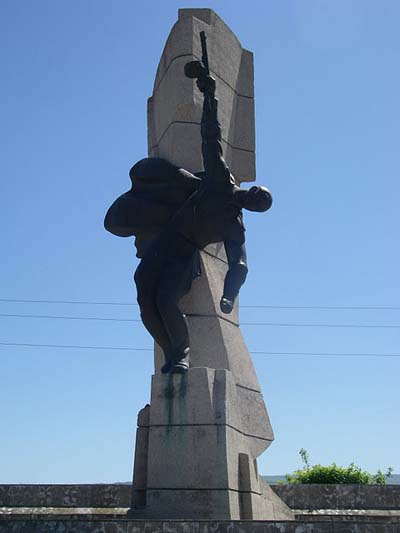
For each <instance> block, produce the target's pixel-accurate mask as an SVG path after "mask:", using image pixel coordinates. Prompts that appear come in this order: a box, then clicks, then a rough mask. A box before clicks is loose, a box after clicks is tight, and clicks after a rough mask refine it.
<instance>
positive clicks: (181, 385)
mask: <svg viewBox="0 0 400 533" xmlns="http://www.w3.org/2000/svg"><path fill="white" fill-rule="evenodd" d="M202 30H204V31H205V32H206V36H207V45H208V52H209V63H210V70H211V74H212V75H213V76H214V77H215V78H216V81H217V90H216V96H217V97H218V99H219V119H220V122H221V125H222V137H223V144H224V157H225V159H226V161H227V163H228V165H229V167H230V169H231V171H232V173H233V175H234V176H235V179H236V181H237V183H241V182H243V181H252V180H254V179H255V146H254V95H253V58H252V54H251V53H250V52H248V51H247V50H244V49H243V48H242V46H241V45H240V43H239V41H238V40H237V38H236V37H235V35H234V34H233V33H232V32H231V30H230V29H229V28H228V27H227V26H226V25H225V24H224V22H223V21H222V20H221V19H220V18H219V17H218V16H217V15H216V14H215V13H214V12H213V11H212V10H210V9H181V10H179V19H178V21H177V23H176V24H175V25H174V27H173V29H172V30H171V33H170V35H169V37H168V40H167V43H166V45H165V49H164V52H163V54H162V57H161V60H160V64H159V67H158V70H157V75H156V80H155V84H154V90H153V95H152V97H151V98H150V99H149V102H148V142H149V155H150V156H157V157H163V158H166V159H168V160H170V161H171V162H173V163H174V164H176V165H179V166H181V167H183V168H186V169H187V170H190V171H192V172H196V171H200V170H202V161H201V138H200V119H201V110H202V99H203V97H202V95H201V93H200V92H199V91H198V89H197V87H196V85H195V82H194V81H193V80H191V79H188V78H185V76H184V65H185V63H187V62H188V61H191V60H193V59H200V58H201V45H200V38H199V32H200V31H202ZM201 263H202V264H201V266H202V275H201V277H200V278H197V279H196V280H194V282H193V286H192V289H191V291H190V293H189V294H188V295H187V296H186V297H185V298H183V299H182V301H181V302H180V306H181V309H182V311H183V312H184V313H185V314H186V316H187V318H188V322H189V328H190V342H191V362H192V368H191V369H190V370H189V372H188V373H187V375H162V374H161V373H160V368H161V366H162V364H163V357H162V353H161V350H160V349H159V348H158V347H157V346H156V347H155V374H154V376H153V378H152V386H151V402H150V405H148V406H146V407H145V408H144V409H143V410H142V411H141V412H140V413H139V417H138V431H137V439H136V451H135V467H134V480H133V493H132V515H133V516H136V517H139V516H144V517H151V518H154V517H159V518H192V519H194V518H198V519H210V518H212V519H219V520H220V519H271V520H272V519H282V520H288V519H292V512H291V511H290V509H289V508H288V507H287V506H286V505H285V504H284V503H283V502H282V501H281V500H280V499H279V498H278V497H277V496H276V495H275V494H274V493H273V492H272V490H271V489H270V488H269V487H267V486H265V485H264V484H263V482H262V480H261V479H260V478H259V476H258V472H257V462H256V459H257V457H258V456H259V455H260V454H261V453H262V452H263V451H264V450H266V448H267V447H268V446H269V444H270V443H271V442H272V440H273V438H274V437H273V432H272V428H271V424H270V421H269V417H268V413H267V410H266V408H265V404H264V400H263V397H262V394H261V389H260V385H259V383H258V380H257V376H256V373H255V371H254V367H253V364H252V361H251V358H250V355H249V352H248V350H247V348H246V345H245V342H244V340H243V337H242V334H241V332H240V329H239V324H238V308H237V304H236V306H235V309H234V310H233V312H232V313H231V314H230V315H224V314H223V313H221V311H220V308H219V301H220V298H221V296H222V291H223V282H224V277H225V274H226V270H227V264H226V256H225V252H224V248H223V245H222V244H216V245H211V246H209V247H208V248H207V250H205V251H204V252H202V253H201Z"/></svg>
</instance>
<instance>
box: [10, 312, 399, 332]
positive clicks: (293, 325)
mask: <svg viewBox="0 0 400 533" xmlns="http://www.w3.org/2000/svg"><path fill="white" fill-rule="evenodd" d="M187 316H189V317H190V315H189V314H188V315H187ZM196 316H198V315H196ZM198 317H199V318H209V315H204V317H201V316H198ZM0 318H38V319H52V320H53V319H55V320H90V321H100V322H136V323H139V322H141V320H140V319H138V318H114V317H96V316H59V315H24V314H10V313H0ZM240 325H241V326H264V327H282V328H366V329H377V328H384V329H399V328H400V324H303V323H290V322H241V324H240Z"/></svg>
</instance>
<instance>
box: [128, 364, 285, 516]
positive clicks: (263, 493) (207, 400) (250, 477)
mask: <svg viewBox="0 0 400 533" xmlns="http://www.w3.org/2000/svg"><path fill="white" fill-rule="evenodd" d="M151 391H152V392H151V407H150V406H147V407H145V409H144V410H143V411H142V412H141V414H140V415H139V429H138V435H137V443H136V462H135V480H134V482H135V486H134V492H133V502H132V503H133V505H135V506H136V508H137V511H136V512H133V513H132V516H135V515H136V516H149V517H153V518H177V517H179V518H182V519H189V518H190V519H201V518H207V519H219V520H220V519H226V518H230V519H233V520H239V519H259V520H261V519H283V518H285V519H288V518H291V516H292V512H291V510H290V509H289V508H288V507H287V506H286V505H285V504H284V503H283V502H282V501H281V500H280V499H279V498H278V497H277V496H276V495H275V494H274V493H273V491H272V490H271V489H270V488H269V487H268V486H266V485H265V484H264V483H263V481H262V479H261V478H260V477H259V475H258V471H257V462H256V460H255V456H256V455H258V452H259V450H262V449H265V448H266V446H268V444H269V443H270V439H271V435H270V434H269V432H268V429H267V428H265V427H263V426H260V425H258V424H257V420H256V419H255V417H253V416H251V413H250V411H249V409H251V408H254V409H255V411H262V410H265V408H264V406H263V402H262V397H261V395H260V393H258V392H256V391H249V390H247V392H243V389H242V388H241V387H240V386H238V385H237V383H236V380H235V378H234V376H233V373H232V372H231V371H229V370H225V369H212V368H204V367H198V368H191V369H190V370H189V372H188V373H187V374H184V375H168V376H163V375H161V374H156V375H154V376H153V380H152V388H151ZM243 404H244V405H243ZM141 459H145V460H144V461H142V460H141ZM140 483H143V484H142V485H140ZM139 508H141V509H139Z"/></svg>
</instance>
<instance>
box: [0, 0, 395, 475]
mask: <svg viewBox="0 0 400 533" xmlns="http://www.w3.org/2000/svg"><path fill="white" fill-rule="evenodd" d="M191 6H193V7H199V6H198V4H196V3H195V2H192V1H187V2H186V3H185V4H180V3H177V2H175V0H169V1H168V2H164V1H161V0H157V1H153V2H149V3H148V4H146V3H144V2H135V1H132V0H130V1H128V0H117V1H115V2H110V1H105V0H96V1H95V0H85V1H83V2H82V1H80V0H79V1H78V0H68V1H66V0H64V1H59V2H54V1H53V0H36V1H35V2H29V1H28V0H25V1H22V0H2V2H1V3H0V55H1V65H2V67H1V72H2V83H1V84H0V106H1V110H0V111H1V123H2V128H1V130H0V146H1V149H2V150H1V152H2V157H1V169H2V174H3V177H2V180H1V184H0V187H1V198H2V209H1V211H0V223H1V228H2V237H3V239H2V249H3V250H2V251H3V253H2V261H1V263H0V275H1V282H2V283H1V287H2V288H1V291H0V299H1V301H0V314H1V315H6V314H7V315H11V314H14V315H15V314H19V315H22V314H25V315H47V316H49V315H52V316H64V317H65V316H75V317H105V318H107V317H110V318H123V319H127V318H132V319H137V318H138V309H137V307H135V306H134V305H132V306H113V305H94V304H92V305H83V304H79V305H78V304H75V305H71V304H55V303H53V304H50V303H47V304H46V303H40V304H39V303H18V302H10V301H4V300H18V299H19V300H49V301H54V300H57V301H59V300H63V301H64V300H68V301H88V302H95V301H98V302H125V303H129V302H132V303H133V302H135V290H134V286H133V279H132V276H133V272H134V269H135V267H136V265H137V260H136V258H135V253H134V248H133V243H132V242H130V241H128V240H123V239H118V238H116V237H113V236H112V235H110V234H108V233H106V232H105V231H104V229H103V225H102V224H103V217H104V213H105V211H106V209H107V208H108V206H109V204H110V203H111V202H112V201H113V199H114V198H115V197H116V196H117V195H118V194H120V193H121V192H123V191H125V190H126V189H127V188H128V186H129V178H128V171H129V168H130V167H131V165H132V164H133V163H134V162H135V161H136V160H138V159H140V158H142V157H144V156H145V155H146V152H147V146H146V99H147V97H148V96H150V94H151V92H152V84H153V81H154V76H155V71H156V68H157V65H158V61H159V58H160V56H161V53H162V49H163V46H164V43H165V40H166V38H167V35H168V33H169V31H170V29H171V27H172V25H173V23H174V22H175V20H176V18H177V10H178V8H179V7H191ZM201 7H203V6H201ZM206 7H211V8H213V9H214V10H215V11H216V12H217V13H218V14H219V15H220V16H221V17H222V18H223V19H224V20H225V22H226V23H227V24H228V25H229V26H230V27H231V29H232V30H233V31H234V32H235V33H236V35H237V36H238V37H239V39H240V40H241V42H242V44H243V46H245V47H246V48H248V49H250V50H252V51H253V52H254V54H255V91H256V143H257V144H256V146H257V176H258V182H259V183H260V184H261V183H262V184H265V185H267V186H268V187H269V188H270V189H271V190H272V192H273V194H274V201H275V203H274V206H273V208H272V209H271V211H270V212H269V213H268V214H266V215H259V214H256V213H254V214H252V213H250V214H247V216H246V226H247V242H248V255H249V265H250V274H249V277H248V281H247V282H246V285H245V287H244V288H243V290H242V295H241V303H242V304H243V306H251V305H271V306H289V307H293V306H294V307H298V306H300V307H301V306H303V307H304V306H305V307H312V308H311V309H293V308H290V309H276V308H274V309H252V308H248V307H243V309H242V310H241V321H242V322H244V323H245V322H263V323H279V324H288V323H290V324H344V325H359V326H361V325H362V326H374V327H369V328H366V327H343V328H332V327H315V326H310V327H294V326H290V327H285V326H245V325H244V326H243V327H242V329H243V333H244V336H245V338H246V340H247V344H248V346H249V349H250V350H258V351H268V352H301V353H304V352H307V353H310V352H311V353H316V354H321V353H327V352H329V353H332V352H333V353H344V354H349V353H375V354H378V356H376V357H349V356H344V357H334V356H330V357H320V356H305V355H297V356H293V355H292V356H289V355H287V356H284V355H271V356H267V355H254V363H255V366H256V368H257V372H258V375H259V379H260V382H261V385H262V388H263V392H264V396H265V400H266V403H267V406H268V409H269V412H270V416H271V421H272V425H273V428H274V431H275V437H276V440H275V442H274V443H273V445H272V446H271V447H270V449H269V450H268V451H267V452H266V453H265V454H264V455H263V456H262V457H261V458H260V461H259V467H260V471H261V473H263V474H266V475H268V474H284V473H286V472H290V471H292V470H293V469H295V468H297V467H298V466H299V465H300V461H299V457H298V451H299V449H300V448H306V449H307V450H308V451H309V454H310V456H311V462H313V463H316V462H320V463H330V462H332V461H336V462H337V463H339V464H349V463H350V462H351V461H355V462H356V463H358V464H359V465H360V466H362V467H364V468H367V469H369V470H371V471H376V470H377V469H378V468H381V469H386V467H387V466H392V467H394V469H395V472H396V473H399V471H400V464H399V455H398V442H399V439H400V430H399V427H400V424H399V416H398V413H399V409H400V401H399V371H400V357H383V356H382V355H381V354H400V329H399V328H387V327H386V328H383V327H379V328H378V327H375V326H384V325H386V326H387V325H398V326H400V288H399V283H398V272H399V259H400V257H399V256H400V254H399V246H398V229H399V218H400V216H399V209H398V197H399V192H400V190H399V189H400V185H399V183H400V170H399V169H400V165H399V150H398V142H399V141H398V139H399V131H398V130H399V124H400V109H399V97H398V95H399V94H400V74H399V69H398V58H399V52H400V50H399V48H400V46H399V45H400V42H399V41H400V34H399V32H398V20H399V16H400V4H399V3H398V2H397V1H395V0H382V1H381V2H376V1H370V0H336V1H334V2H333V1H328V0H302V1H295V0H291V1H289V0H280V1H277V0H276V1H271V0H269V1H265V0H263V1H261V0H260V1H249V2H247V3H246V4H243V2H239V1H230V2H222V1H214V2H209V3H208V4H207V6H206ZM211 61H212V58H211ZM315 306H322V307H324V306H328V307H329V306H330V307H332V306H333V307H335V306H336V307H345V308H349V307H367V308H370V307H397V309H336V310H334V309H315ZM0 327H1V333H0V342H3V343H30V344H47V345H48V344H53V345H55V344H63V345H76V346H78V345H81V346H105V347H135V348H151V346H152V342H151V339H150V337H149V335H148V334H147V333H146V332H145V330H144V328H143V327H142V325H141V324H140V323H129V322H112V321H90V320H66V319H43V318H21V317H10V316H0ZM151 373H152V354H151V352H128V351H118V350H112V349H109V350H107V349H104V350H88V349H78V348H76V349H67V348H64V349H61V348H44V347H37V348H34V347H22V346H5V345H0V419H1V435H0V482H3V483H22V482H27V483H29V482H30V483H35V482H48V483H57V482H58V483H62V482H64V483H67V482H71V483H72V482H101V481H124V480H129V479H130V478H131V472H132V459H133V445H134V437H135V424H136V414H137V412H138V410H139V409H140V408H141V407H143V405H144V404H145V403H146V402H147V401H148V399H149V392H150V375H151Z"/></svg>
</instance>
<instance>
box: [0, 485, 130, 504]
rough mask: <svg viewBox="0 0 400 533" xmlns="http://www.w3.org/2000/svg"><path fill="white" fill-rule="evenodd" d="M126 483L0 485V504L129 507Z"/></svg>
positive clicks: (128, 492) (128, 488) (128, 490)
mask: <svg viewBox="0 0 400 533" xmlns="http://www.w3.org/2000/svg"><path fill="white" fill-rule="evenodd" d="M130 491H131V488H130V486H129V485H122V484H87V485H0V507H129V503H130Z"/></svg>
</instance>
